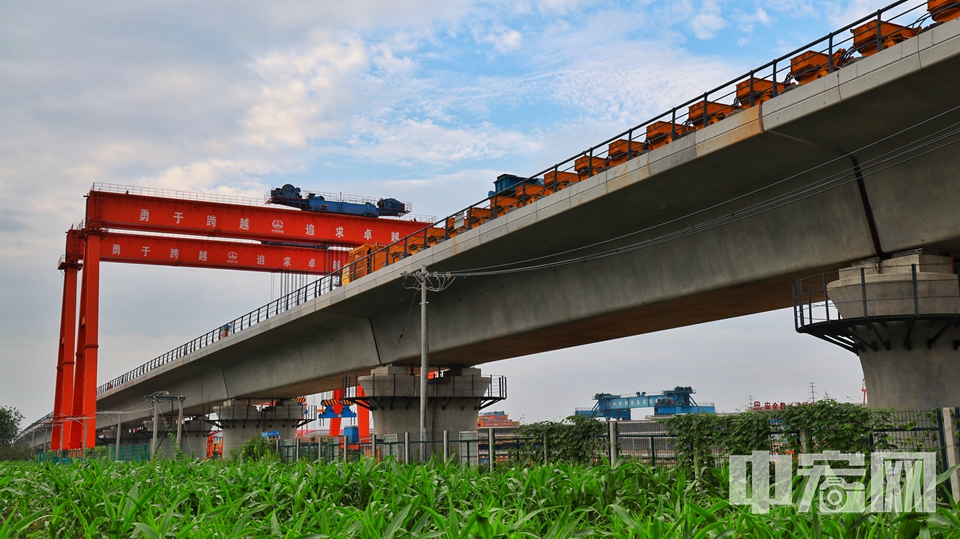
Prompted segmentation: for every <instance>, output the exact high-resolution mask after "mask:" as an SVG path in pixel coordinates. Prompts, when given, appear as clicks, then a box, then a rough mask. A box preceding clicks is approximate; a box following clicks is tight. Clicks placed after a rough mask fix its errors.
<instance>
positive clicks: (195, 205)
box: [85, 190, 429, 247]
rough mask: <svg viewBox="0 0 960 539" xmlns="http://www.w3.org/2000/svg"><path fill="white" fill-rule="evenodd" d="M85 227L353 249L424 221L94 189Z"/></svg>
mask: <svg viewBox="0 0 960 539" xmlns="http://www.w3.org/2000/svg"><path fill="white" fill-rule="evenodd" d="M85 226H86V227H87V228H94V229H97V228H106V229H122V230H137V231H142V232H162V233H169V234H187V235H194V236H217V237H223V238H243V239H254V240H262V241H283V242H298V243H311V244H327V245H341V246H348V247H356V246H358V245H363V244H365V243H379V244H384V245H385V244H389V243H392V242H394V241H397V240H399V239H401V238H404V237H406V236H409V235H410V234H413V233H415V232H418V231H421V230H423V229H424V228H425V227H427V226H429V223H422V222H418V221H405V220H401V219H387V218H373V217H358V216H351V215H342V214H331V213H317V212H307V211H301V210H296V209H290V208H287V207H285V206H276V207H270V206H246V205H242V204H224V203H221V202H208V201H203V200H185V199H177V198H164V197H156V196H145V195H135V194H125V193H112V192H108V191H95V190H94V191H90V193H89V194H88V195H87V214H86V223H85Z"/></svg>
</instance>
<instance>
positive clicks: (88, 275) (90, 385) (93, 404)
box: [68, 232, 100, 449]
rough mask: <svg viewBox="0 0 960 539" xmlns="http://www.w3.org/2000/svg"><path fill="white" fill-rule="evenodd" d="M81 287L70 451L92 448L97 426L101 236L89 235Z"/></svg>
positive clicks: (96, 233) (97, 234)
mask: <svg viewBox="0 0 960 539" xmlns="http://www.w3.org/2000/svg"><path fill="white" fill-rule="evenodd" d="M86 240H87V241H86V248H85V249H84V257H83V281H82V283H81V285H80V327H79V331H78V332H77V363H76V366H75V376H74V384H73V391H74V393H73V417H74V419H73V421H71V423H72V430H71V432H70V440H71V444H70V447H69V448H68V449H84V448H91V447H93V446H94V444H95V442H96V427H97V417H96V414H97V348H98V344H97V342H98V339H97V331H98V318H99V316H100V236H99V233H98V232H92V233H90V234H88V235H87V238H86Z"/></svg>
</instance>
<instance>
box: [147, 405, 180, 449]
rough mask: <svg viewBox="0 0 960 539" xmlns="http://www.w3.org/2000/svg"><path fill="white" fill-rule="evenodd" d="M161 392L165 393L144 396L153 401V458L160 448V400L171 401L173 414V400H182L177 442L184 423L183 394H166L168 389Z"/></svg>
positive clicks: (151, 446)
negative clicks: (176, 395)
mask: <svg viewBox="0 0 960 539" xmlns="http://www.w3.org/2000/svg"><path fill="white" fill-rule="evenodd" d="M160 393H164V394H160V395H157V394H154V395H147V396H146V397H144V398H145V399H146V400H148V401H153V441H152V442H151V443H150V458H153V457H154V456H156V454H157V449H158V447H157V423H158V422H159V419H160V418H159V415H160V401H168V402H170V413H171V414H172V413H173V401H180V420H179V421H178V422H177V444H179V443H180V434H181V430H180V429H181V427H180V425H181V424H183V396H182V395H181V396H179V397H171V396H170V395H169V394H166V393H167V392H166V391H162V392H160Z"/></svg>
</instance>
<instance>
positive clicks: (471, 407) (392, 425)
mask: <svg viewBox="0 0 960 539" xmlns="http://www.w3.org/2000/svg"><path fill="white" fill-rule="evenodd" d="M418 371H419V369H411V368H410V367H393V366H385V367H379V368H376V369H373V370H372V371H371V372H370V375H369V376H360V377H359V378H358V379H357V380H358V382H359V384H360V385H361V386H362V387H363V391H364V392H365V393H366V395H367V396H366V397H365V398H366V399H367V403H368V404H369V406H370V411H371V412H373V424H374V434H376V435H377V436H384V435H387V434H397V435H399V436H401V437H402V436H403V433H405V432H409V433H410V437H411V440H414V441H419V440H420V404H419V403H420V373H419V372H418ZM494 378H495V377H492V376H482V375H481V374H480V369H477V368H458V369H452V370H449V371H445V372H444V373H443V375H442V376H437V377H436V378H432V379H429V380H428V381H427V397H428V402H427V439H428V440H439V439H441V437H442V433H443V431H450V432H452V433H460V432H462V431H475V430H477V415H478V413H479V411H480V408H481V406H482V405H483V403H484V402H485V401H489V400H500V398H502V397H501V396H500V395H498V393H499V389H498V387H497V386H498V384H499V382H500V380H499V379H496V380H495V379H494ZM492 386H493V387H492ZM492 388H494V389H497V391H491V389H492ZM505 396H506V395H505V391H504V395H503V397H505Z"/></svg>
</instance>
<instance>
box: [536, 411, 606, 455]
mask: <svg viewBox="0 0 960 539" xmlns="http://www.w3.org/2000/svg"><path fill="white" fill-rule="evenodd" d="M606 432H607V425H606V423H602V422H600V421H597V420H596V419H593V418H591V417H584V416H578V415H572V416H570V417H568V418H566V419H565V420H563V421H562V422H556V421H540V422H537V423H530V424H528V425H521V426H520V428H519V429H518V430H517V434H519V435H520V436H526V437H529V438H531V439H534V440H546V441H547V453H548V455H547V459H548V461H549V462H567V463H584V464H586V463H590V462H592V461H593V458H594V456H595V455H596V454H598V453H600V454H602V453H603V450H604V447H605V445H606V443H607V442H606V441H605V440H604V438H603V436H604V435H605V434H606ZM521 455H522V456H523V457H526V458H527V460H530V461H532V462H543V449H542V447H526V448H524V450H523V451H522V452H521Z"/></svg>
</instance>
